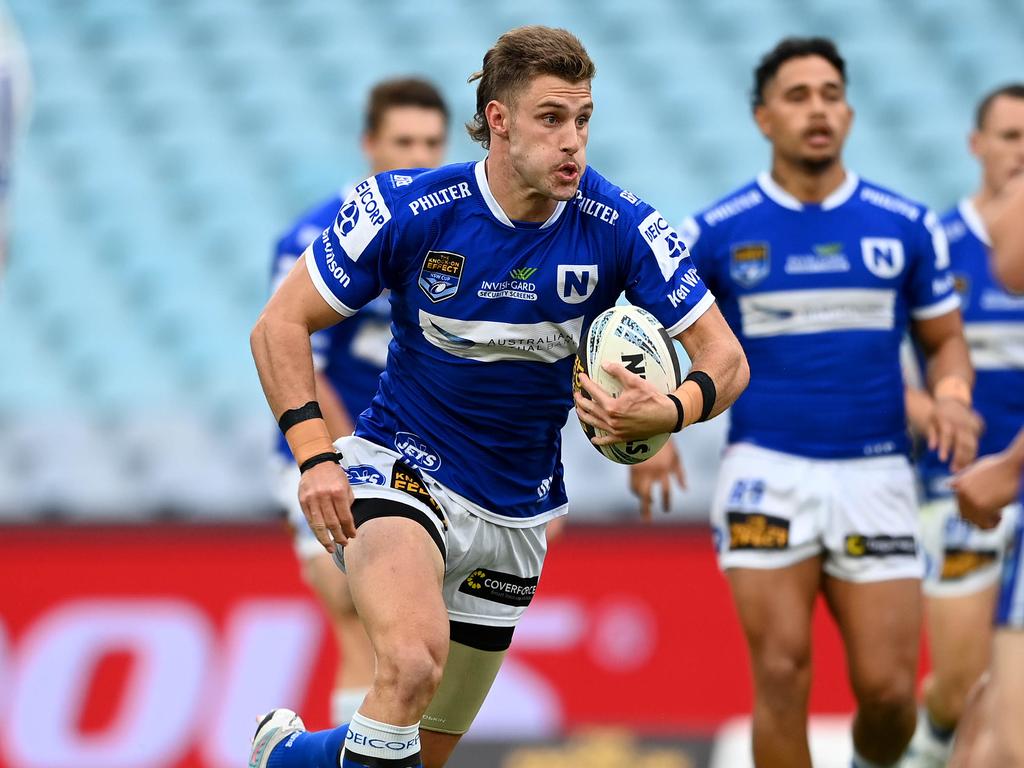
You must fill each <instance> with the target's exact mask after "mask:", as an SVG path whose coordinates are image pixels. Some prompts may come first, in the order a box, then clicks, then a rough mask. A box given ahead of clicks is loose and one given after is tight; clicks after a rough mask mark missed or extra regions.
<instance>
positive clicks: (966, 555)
mask: <svg viewBox="0 0 1024 768" xmlns="http://www.w3.org/2000/svg"><path fill="white" fill-rule="evenodd" d="M996 559H997V555H996V553H995V552H994V551H992V550H985V551H971V550H963V549H947V550H946V552H945V555H944V556H943V558H942V574H941V575H940V576H939V578H940V579H941V580H942V581H956V580H957V579H962V578H964V577H965V576H968V575H969V574H972V573H974V572H975V571H980V570H981V569H982V568H984V567H986V566H989V565H992V564H993V563H995V562H996Z"/></svg>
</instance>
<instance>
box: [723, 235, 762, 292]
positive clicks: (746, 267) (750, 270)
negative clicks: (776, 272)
mask: <svg viewBox="0 0 1024 768" xmlns="http://www.w3.org/2000/svg"><path fill="white" fill-rule="evenodd" d="M771 266H772V264H771V249H770V247H769V245H768V243H765V242H757V243H739V244H737V245H734V246H733V247H732V258H731V259H730V260H729V275H730V277H732V279H733V280H735V281H736V282H737V283H739V284H740V285H742V286H743V287H744V288H752V287H753V286H755V285H757V284H758V283H760V282H761V281H762V280H764V279H765V278H766V277H768V273H769V272H770V271H771Z"/></svg>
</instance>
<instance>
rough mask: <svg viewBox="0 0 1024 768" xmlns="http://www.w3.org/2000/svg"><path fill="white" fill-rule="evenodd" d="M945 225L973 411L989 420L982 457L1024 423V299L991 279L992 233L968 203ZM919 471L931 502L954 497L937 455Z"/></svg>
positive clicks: (946, 469)
mask: <svg viewBox="0 0 1024 768" xmlns="http://www.w3.org/2000/svg"><path fill="white" fill-rule="evenodd" d="M942 224H943V227H944V229H945V232H946V236H947V238H948V239H949V256H950V268H951V270H952V273H953V279H954V281H955V283H956V289H957V293H959V294H960V306H961V311H962V312H963V315H964V335H965V336H966V337H967V344H968V346H969V347H970V351H971V363H972V364H973V365H974V372H975V381H974V407H975V409H976V410H977V411H978V413H980V414H981V416H982V418H983V419H984V420H985V431H984V432H982V435H981V441H980V442H979V444H978V455H979V456H985V455H988V454H991V453H998V452H999V451H1001V450H1003V449H1004V448H1006V447H1007V446H1008V445H1009V444H1010V443H1011V442H1013V438H1014V436H1016V434H1017V430H1018V429H1020V425H1021V424H1024V296H1018V295H1014V294H1012V293H1010V292H1009V291H1007V290H1006V289H1005V288H1003V286H1002V285H1001V284H1000V283H999V282H998V281H997V280H996V278H995V276H994V275H993V274H992V269H991V266H990V256H991V254H990V249H991V242H990V240H989V237H988V232H987V231H986V229H985V223H984V221H982V219H981V216H980V215H979V214H978V211H977V210H976V209H975V207H974V204H973V203H972V202H971V201H970V200H969V199H965V200H962V201H960V204H959V205H958V206H957V207H956V208H954V209H952V210H951V211H949V212H947V213H946V214H945V216H943V217H942ZM919 471H920V473H921V481H922V485H923V487H924V490H925V495H926V496H927V497H928V498H936V497H940V496H945V495H948V494H949V489H948V488H947V487H946V480H947V479H948V478H949V474H950V472H949V467H948V466H947V465H946V464H945V463H943V462H941V461H939V457H938V454H936V453H935V452H928V453H926V454H925V455H924V456H922V458H921V460H920V462H919Z"/></svg>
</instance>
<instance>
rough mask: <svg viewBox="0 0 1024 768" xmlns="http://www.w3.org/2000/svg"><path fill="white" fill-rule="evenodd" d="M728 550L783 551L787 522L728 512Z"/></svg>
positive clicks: (773, 518)
mask: <svg viewBox="0 0 1024 768" xmlns="http://www.w3.org/2000/svg"><path fill="white" fill-rule="evenodd" d="M726 519H727V520H728V524H729V549H785V548H786V547H788V546H789V520H787V519H785V518H784V517H775V516H774V515H764V514H760V513H757V512H729V513H728V514H727V515H726Z"/></svg>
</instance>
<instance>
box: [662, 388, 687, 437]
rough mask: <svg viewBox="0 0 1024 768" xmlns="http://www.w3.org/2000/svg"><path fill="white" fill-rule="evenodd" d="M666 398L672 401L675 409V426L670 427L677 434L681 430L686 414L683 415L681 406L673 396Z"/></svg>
mask: <svg viewBox="0 0 1024 768" xmlns="http://www.w3.org/2000/svg"><path fill="white" fill-rule="evenodd" d="M666 397H667V398H668V399H669V400H671V401H672V403H673V404H674V405H675V407H676V425H675V426H674V427H672V431H673V432H679V431H680V430H682V428H683V419H684V418H685V417H686V414H684V413H683V404H682V403H681V402H679V398H678V397H676V396H675V395H666Z"/></svg>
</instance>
